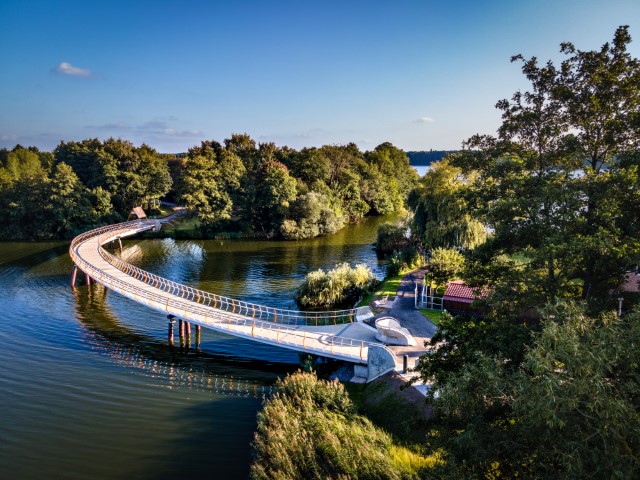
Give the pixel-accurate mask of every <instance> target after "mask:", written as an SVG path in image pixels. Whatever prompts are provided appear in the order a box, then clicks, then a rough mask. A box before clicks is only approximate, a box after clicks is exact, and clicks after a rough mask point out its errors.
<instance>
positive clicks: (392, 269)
mask: <svg viewBox="0 0 640 480" xmlns="http://www.w3.org/2000/svg"><path fill="white" fill-rule="evenodd" d="M423 265H424V256H423V255H422V253H420V251H419V250H418V249H417V248H416V247H414V246H408V247H405V248H403V249H402V250H400V251H397V252H394V253H393V255H391V258H389V262H388V263H387V276H388V277H394V276H396V275H398V274H399V273H400V272H401V271H403V270H415V269H416V268H420V267H422V266H423Z"/></svg>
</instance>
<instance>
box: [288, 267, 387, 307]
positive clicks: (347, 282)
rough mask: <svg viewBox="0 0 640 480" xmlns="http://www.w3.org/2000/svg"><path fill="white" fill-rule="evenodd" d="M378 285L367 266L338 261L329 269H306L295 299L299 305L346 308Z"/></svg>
mask: <svg viewBox="0 0 640 480" xmlns="http://www.w3.org/2000/svg"><path fill="white" fill-rule="evenodd" d="M377 284H378V280H377V279H376V277H375V275H374V274H373V272H372V271H371V269H370V268H369V267H368V266H366V265H363V264H359V265H356V266H355V267H351V266H349V264H348V263H341V264H339V265H337V266H336V267H335V268H334V269H333V270H329V271H328V272H324V271H323V270H315V271H313V272H309V273H308V274H307V277H306V278H305V280H304V283H303V284H302V285H301V286H300V288H298V292H297V296H296V300H297V302H298V304H299V305H300V306H301V307H303V308H329V307H346V306H350V305H353V304H354V303H355V302H356V301H357V300H358V299H359V298H360V297H361V296H362V295H364V294H365V293H367V292H368V291H369V290H371V289H372V288H373V287H375V286H376V285H377Z"/></svg>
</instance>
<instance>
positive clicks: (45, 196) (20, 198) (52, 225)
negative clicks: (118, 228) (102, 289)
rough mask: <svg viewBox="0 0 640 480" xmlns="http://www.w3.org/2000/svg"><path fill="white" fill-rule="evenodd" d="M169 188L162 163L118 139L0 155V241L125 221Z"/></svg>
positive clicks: (149, 150)
mask: <svg viewBox="0 0 640 480" xmlns="http://www.w3.org/2000/svg"><path fill="white" fill-rule="evenodd" d="M170 187H171V177H170V175H169V169H168V167H167V162H166V159H165V158H163V156H162V155H160V154H158V153H157V152H156V151H155V150H153V149H152V148H150V147H148V146H146V145H142V146H141V147H138V148H136V147H134V146H133V145H132V144H131V143H129V142H125V141H122V140H114V139H109V140H107V141H105V142H100V141H98V140H96V139H93V140H85V141H83V142H68V143H64V142H62V143H61V144H60V145H59V146H58V147H57V148H56V149H55V150H54V152H53V154H52V153H48V152H39V151H38V150H37V149H35V148H30V149H25V148H23V147H21V146H16V147H15V148H14V149H13V150H12V151H11V152H8V151H6V150H4V151H0V223H1V224H2V225H6V226H9V225H10V228H3V229H2V230H0V239H2V240H17V239H35V240H45V239H55V238H66V237H69V236H72V235H74V234H76V233H78V232H80V231H82V230H84V229H88V228H90V227H92V226H95V225H96V224H98V223H101V222H109V221H118V220H120V219H122V218H123V217H124V218H126V216H127V215H128V213H129V211H130V210H131V207H133V206H135V205H145V206H147V205H150V204H153V203H154V202H157V200H158V199H159V198H160V197H162V196H163V195H165V194H166V193H167V192H168V191H169V188H170Z"/></svg>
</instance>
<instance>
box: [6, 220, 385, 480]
mask: <svg viewBox="0 0 640 480" xmlns="http://www.w3.org/2000/svg"><path fill="white" fill-rule="evenodd" d="M380 221H381V220H380V219H377V220H374V221H369V222H365V223H364V224H362V225H358V226H355V227H350V228H348V229H345V230H343V231H342V232H340V233H339V234H337V235H335V236H333V237H330V238H324V239H316V240H310V241H301V242H253V241H248V242H247V241H173V240H142V241H140V240H130V241H127V242H125V248H124V251H123V256H124V257H125V258H126V259H127V260H128V261H131V262H132V263H136V264H138V265H140V266H142V267H143V268H145V269H148V270H150V271H153V272H155V273H158V274H160V275H163V276H166V277H168V278H171V279H172V280H176V281H180V282H184V283H188V284H190V285H193V286H197V287H199V288H203V289H205V290H209V291H213V292H216V293H220V294H224V295H231V296H235V297H238V298H242V299H246V300H250V301H255V302H261V303H265V304H268V305H273V306H281V307H292V306H294V302H293V294H294V292H295V288H296V287H297V286H298V284H299V283H300V281H301V280H302V278H303V277H304V275H305V274H306V273H307V272H308V271H310V270H313V269H316V268H321V267H324V268H327V267H331V266H333V265H334V264H335V263H338V262H341V261H347V262H351V263H355V262H366V263H369V264H370V265H372V266H373V267H374V270H375V272H376V274H377V275H378V276H382V269H381V265H379V263H378V259H377V258H376V255H375V252H374V250H373V249H372V247H371V242H373V241H374V240H375V227H376V224H377V223H379V222H380ZM67 249H68V243H66V242H57V243H39V244H31V243H30V244H27V243H4V244H0V289H1V291H2V295H0V312H2V322H3V323H2V328H1V329H0V345H1V346H2V366H3V368H2V369H0V404H1V405H2V409H0V436H1V437H2V442H0V467H2V470H1V472H2V473H1V474H0V477H2V478H21V479H25V478H26V479H29V478H47V477H51V478H78V479H80V478H81V479H86V478H92V479H111V478H113V479H116V478H118V479H122V478H149V479H162V478H177V477H179V476H188V475H192V476H197V477H199V478H230V479H233V478H246V477H247V474H248V468H249V467H248V466H249V462H250V442H251V440H252V437H253V431H254V430H255V425H256V419H255V416H256V413H257V411H258V410H259V409H260V406H261V402H262V399H263V396H264V395H265V394H269V393H270V391H271V386H272V385H273V382H274V381H275V379H276V378H277V377H278V376H281V375H283V374H284V373H286V372H289V371H293V370H295V369H296V368H297V365H296V364H297V360H298V356H297V354H295V353H293V352H290V351H288V350H284V349H278V348H275V347H270V346H267V345H261V344H257V343H253V342H250V341H248V340H242V339H237V338H234V337H229V336H226V335H224V334H221V333H217V332H212V331H207V330H204V329H203V331H202V339H201V349H200V350H199V351H198V350H196V349H195V348H193V347H195V345H192V348H189V349H180V348H179V346H175V347H172V346H171V345H169V343H168V342H167V319H166V317H164V316H163V315H161V314H160V313H158V312H155V311H153V310H150V309H149V308H147V307H144V306H142V305H139V304H136V303H134V302H132V301H130V300H128V299H125V298H122V297H120V296H119V295H117V294H116V293H114V292H109V291H107V290H106V289H104V288H103V287H102V286H100V285H92V286H91V287H86V286H80V287H77V288H75V289H72V288H70V287H69V279H70V272H71V267H72V265H71V261H70V260H69V256H68V254H67ZM214 472H215V473H214Z"/></svg>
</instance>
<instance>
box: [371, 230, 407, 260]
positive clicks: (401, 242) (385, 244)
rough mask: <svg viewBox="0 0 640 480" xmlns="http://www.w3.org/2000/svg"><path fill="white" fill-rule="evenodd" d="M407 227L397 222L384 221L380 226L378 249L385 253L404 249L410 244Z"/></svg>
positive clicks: (377, 241)
mask: <svg viewBox="0 0 640 480" xmlns="http://www.w3.org/2000/svg"><path fill="white" fill-rule="evenodd" d="M406 233H407V227H406V226H403V225H400V224H395V223H383V224H382V225H380V226H379V227H378V237H377V240H376V250H377V251H378V252H380V253H383V254H389V253H393V252H395V251H398V250H402V249H403V248H405V247H406V246H407V245H408V242H409V240H408V239H407V235H406Z"/></svg>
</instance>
